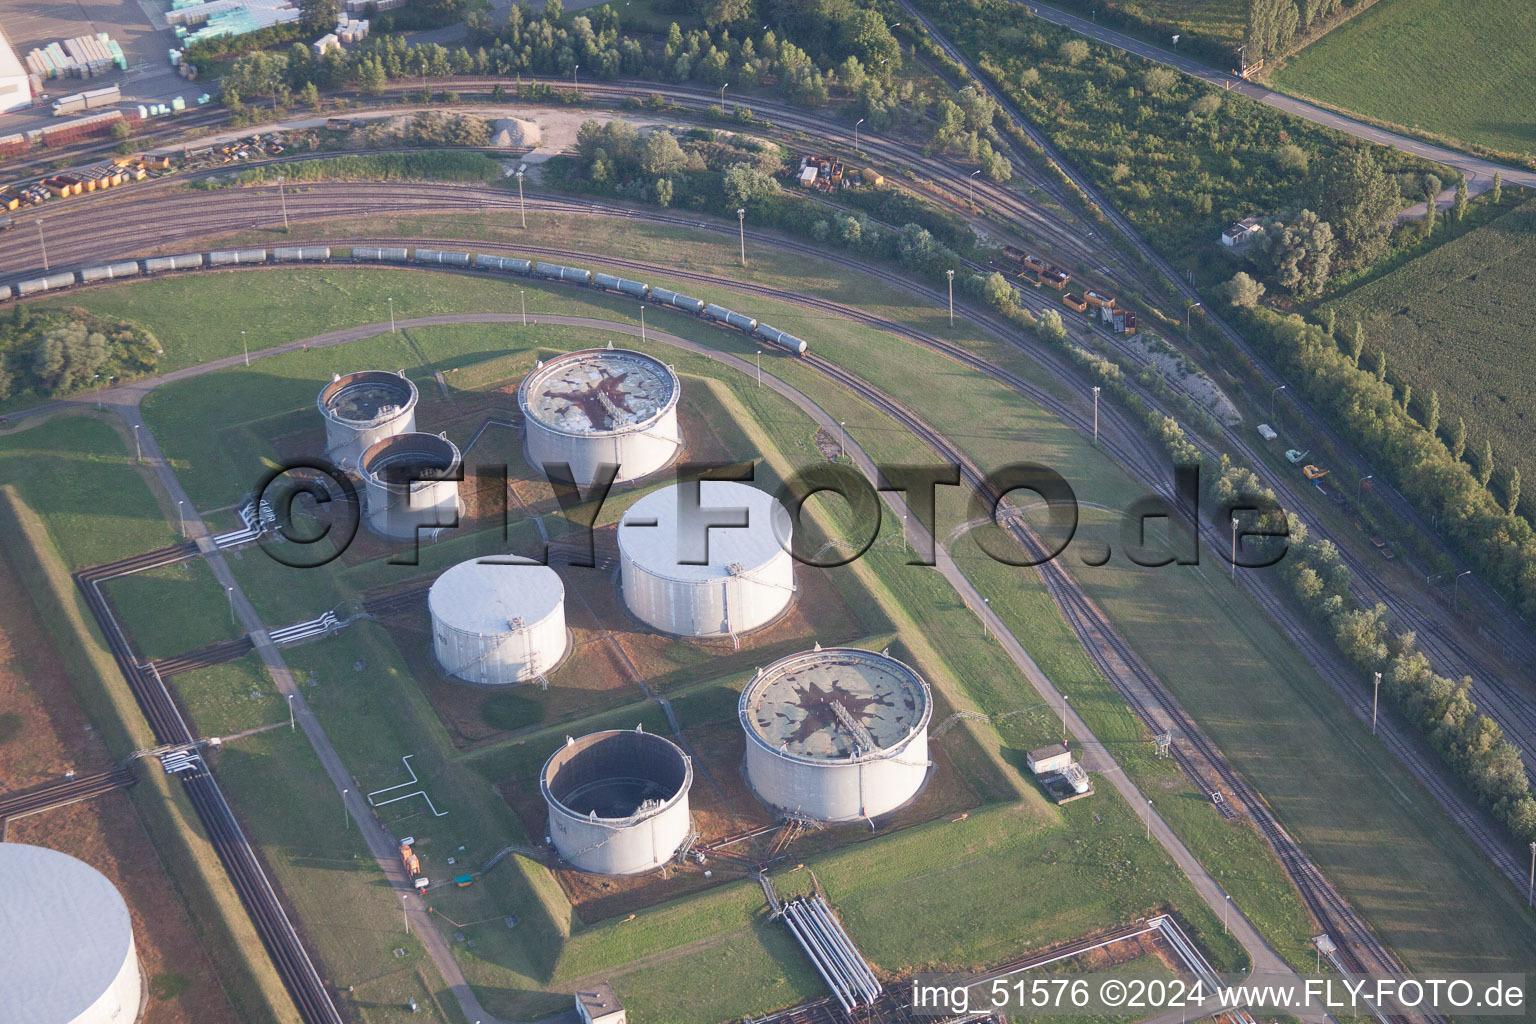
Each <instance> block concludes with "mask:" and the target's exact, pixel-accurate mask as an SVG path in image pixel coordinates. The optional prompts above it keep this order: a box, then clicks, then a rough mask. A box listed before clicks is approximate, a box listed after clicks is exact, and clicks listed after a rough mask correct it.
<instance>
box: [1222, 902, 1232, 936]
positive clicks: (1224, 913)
mask: <svg viewBox="0 0 1536 1024" xmlns="http://www.w3.org/2000/svg"><path fill="white" fill-rule="evenodd" d="M1230 906H1232V897H1231V896H1228V897H1227V899H1226V902H1224V903H1222V905H1221V934H1223V935H1227V934H1230V933H1229V932H1228V931H1227V908H1228V907H1230Z"/></svg>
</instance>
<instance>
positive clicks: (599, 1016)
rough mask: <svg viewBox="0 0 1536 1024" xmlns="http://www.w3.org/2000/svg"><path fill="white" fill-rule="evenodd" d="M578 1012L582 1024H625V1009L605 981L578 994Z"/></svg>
mask: <svg viewBox="0 0 1536 1024" xmlns="http://www.w3.org/2000/svg"><path fill="white" fill-rule="evenodd" d="M576 1012H577V1013H579V1014H581V1020H582V1024H625V1017H624V1007H622V1006H620V1005H619V997H618V996H616V995H614V994H613V988H612V986H610V985H609V984H608V983H607V982H605V981H600V982H598V983H597V984H596V985H592V986H590V987H588V988H586V989H583V990H582V991H580V992H577V993H576Z"/></svg>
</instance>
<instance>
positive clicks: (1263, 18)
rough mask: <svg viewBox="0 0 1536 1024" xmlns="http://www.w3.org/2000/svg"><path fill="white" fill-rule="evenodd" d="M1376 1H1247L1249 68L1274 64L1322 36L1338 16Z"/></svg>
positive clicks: (1246, 55)
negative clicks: (1311, 40) (1254, 64)
mask: <svg viewBox="0 0 1536 1024" xmlns="http://www.w3.org/2000/svg"><path fill="white" fill-rule="evenodd" d="M1375 2H1376V0H1248V18H1247V22H1246V23H1245V25H1244V29H1243V44H1244V46H1245V47H1246V48H1247V52H1246V53H1245V54H1244V57H1246V58H1247V62H1248V63H1249V64H1253V63H1256V62H1257V61H1259V60H1261V59H1263V60H1273V59H1274V58H1276V57H1282V56H1284V55H1285V54H1287V53H1289V52H1291V50H1292V49H1293V48H1294V47H1295V46H1297V45H1298V44H1299V43H1301V42H1303V41H1305V40H1306V39H1308V38H1310V37H1311V36H1313V35H1315V34H1319V33H1321V32H1322V31H1323V30H1324V29H1325V27H1326V26H1327V25H1328V23H1329V22H1330V21H1333V20H1335V19H1337V18H1338V17H1339V16H1340V15H1353V14H1358V13H1359V12H1360V11H1363V10H1365V9H1366V8H1367V7H1370V6H1371V5H1372V4H1373V3H1375Z"/></svg>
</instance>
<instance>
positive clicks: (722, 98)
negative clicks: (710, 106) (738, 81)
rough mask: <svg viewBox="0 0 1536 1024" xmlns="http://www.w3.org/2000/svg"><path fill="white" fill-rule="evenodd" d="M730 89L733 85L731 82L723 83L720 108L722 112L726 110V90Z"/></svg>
mask: <svg viewBox="0 0 1536 1024" xmlns="http://www.w3.org/2000/svg"><path fill="white" fill-rule="evenodd" d="M730 87H731V83H730V82H721V83H720V108H721V109H722V110H723V109H725V90H727V89H729V88H730Z"/></svg>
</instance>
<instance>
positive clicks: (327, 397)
mask: <svg viewBox="0 0 1536 1024" xmlns="http://www.w3.org/2000/svg"><path fill="white" fill-rule="evenodd" d="M369 383H372V384H388V385H391V386H393V387H398V388H402V389H403V390H404V391H405V402H404V403H402V404H401V405H400V407H399V411H397V412H396V413H395V415H393V416H391V417H390V418H389V419H387V420H380V421H374V420H353V419H348V418H347V417H345V416H341V415H338V414H337V413H336V412H335V411H334V410H332V409H331V405H330V403H331V399H333V398H335V397H336V395H337V394H338V393H339V392H341V391H343V390H345V389H346V388H348V387H350V386H352V385H353V384H369ZM420 397H421V393H420V391H419V390H418V389H417V387H416V382H415V381H413V380H411V378H409V377H407V376H406V375H405V374H403V373H395V372H393V371H391V370H356V371H354V372H352V373H344V374H342V375H341V376H340V377H338V378H337V379H335V380H333V381H331V382H330V383H329V384H327V385H326V386H325V387H323V388H321V389H320V394H319V396H318V397H317V398H316V399H315V407H316V408H317V409H319V410H320V415H321V416H324V417H325V418H326V419H327V420H328V421H330V422H332V423H337V424H340V425H341V426H344V427H348V428H351V429H353V430H358V431H363V430H367V429H369V428H371V427H377V426H379V425H381V424H382V423H389V422H392V421H394V420H397V419H399V418H400V417H401V416H404V415H405V414H406V413H408V412H411V411H412V410H413V409H415V408H416V402H417V400H418V399H419V398H420Z"/></svg>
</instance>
